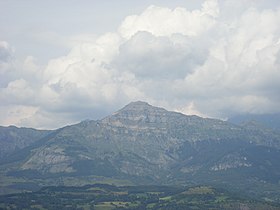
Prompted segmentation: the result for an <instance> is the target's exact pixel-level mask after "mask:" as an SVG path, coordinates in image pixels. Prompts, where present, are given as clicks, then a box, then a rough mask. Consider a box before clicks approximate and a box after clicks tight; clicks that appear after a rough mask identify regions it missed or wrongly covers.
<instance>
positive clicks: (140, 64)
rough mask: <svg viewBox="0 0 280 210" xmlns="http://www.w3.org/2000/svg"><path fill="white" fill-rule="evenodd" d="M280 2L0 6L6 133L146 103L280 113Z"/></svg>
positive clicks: (188, 110)
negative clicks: (10, 127)
mask: <svg viewBox="0 0 280 210" xmlns="http://www.w3.org/2000/svg"><path fill="white" fill-rule="evenodd" d="M279 26H280V3H279V1H276V0H270V1H264V0H224V1H221V0H220V1H218V0H189V1H183V0H175V1H169V0H157V1H155V0H154V1H147V0H144V1H128V0H120V1H112V0H110V1H109V0H108V1H96V0H93V1H89V0H82V1H74V0H70V1H64V0H61V1H52V0H51V1H37V0H36V1H35V0H26V1H16V0H11V1H4V0H3V1H0V125H11V124H13V125H17V126H26V127H36V128H58V127H61V126H63V125H66V124H71V123H76V122H79V121H81V120H84V119H100V118H102V117H104V116H106V115H107V114H110V113H111V112H114V111H116V110H117V109H119V108H121V107H122V106H124V105H125V104H127V103H129V102H130V101H136V100H143V101H147V102H149V103H151V104H153V105H156V106H161V107H164V108H166V109H169V110H174V111H180V112H183V113H185V114H196V115H200V116H203V117H215V118H221V119H226V118H227V117H230V116H233V115H235V114H242V113H257V114H258V113H276V112H279V111H280V110H279V109H280V106H279V105H280V97H279V91H280V82H279V81H280V27H279Z"/></svg>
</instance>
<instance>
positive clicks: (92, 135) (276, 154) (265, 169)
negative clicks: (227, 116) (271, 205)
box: [2, 101, 280, 184]
mask: <svg viewBox="0 0 280 210" xmlns="http://www.w3.org/2000/svg"><path fill="white" fill-rule="evenodd" d="M43 136H44V135H43ZM40 142H41V143H40V144H37V145H32V144H31V145H30V146H29V147H26V148H24V149H23V151H24V152H23V153H21V156H19V155H18V154H16V155H15V154H13V155H11V156H9V158H10V161H9V164H11V163H13V164H14V165H13V167H11V168H9V167H8V168H7V167H6V168H5V166H4V165H2V168H5V170H2V174H3V173H6V174H8V175H11V176H15V174H16V176H20V177H27V178H32V179H33V178H40V179H43V178H45V179H47V178H48V177H54V176H57V175H59V176H62V177H92V176H98V177H109V178H114V179H122V180H130V181H131V182H133V183H136V184H137V183H138V184H139V183H146V182H147V183H165V184H166V183H167V184H168V183H169V184H170V183H171V184H174V183H188V182H189V181H191V182H197V183H201V182H206V183H207V182H209V183H210V182H214V181H216V182H223V183H231V184H234V183H238V182H240V179H241V178H242V179H243V180H244V181H245V182H246V180H247V181H251V182H252V180H253V182H259V181H260V182H269V183H278V182H279V177H280V176H279V174H280V165H279V161H277V160H279V159H280V149H279V148H280V146H279V145H280V135H279V133H277V132H275V131H272V130H268V129H265V128H257V129H256V127H253V128H252V127H250V126H249V127H248V126H245V127H242V126H238V125H234V124H231V123H228V122H225V121H221V120H216V119H205V118H201V117H198V116H186V115H183V114H181V113H177V112H170V111H167V110H165V109H163V108H158V107H154V106H151V105H149V104H147V103H145V102H139V101H138V102H132V103H130V104H128V105H127V106H125V107H124V108H123V109H121V110H119V111H117V112H115V113H113V114H112V115H110V116H108V117H106V118H104V119H102V120H98V121H84V122H81V123H79V124H76V125H72V126H67V127H64V128H61V129H58V130H56V131H53V132H52V133H51V134H50V135H48V136H47V137H46V136H45V138H44V139H43V140H41V141H40ZM9 158H7V159H9ZM232 174H234V176H233V175H232ZM42 177H43V178H42ZM139 180H140V181H139Z"/></svg>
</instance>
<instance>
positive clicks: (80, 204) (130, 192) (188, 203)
mask: <svg viewBox="0 0 280 210" xmlns="http://www.w3.org/2000/svg"><path fill="white" fill-rule="evenodd" d="M0 209H41V210H43V209H61V210H63V209H68V210H69V209H80V210H82V209H84V210H93V209H95V210H113V209H115V210H120V209H134V210H137V209H141V210H145V209H149V210H155V209H161V210H167V209H168V210H172V209H174V210H175V209H176V210H180V209H212V210H215V209H234V210H235V209H254V210H255V209H267V210H269V209H270V210H276V209H280V204H275V203H271V202H263V201H257V200H253V199H249V198H241V197H239V196H238V195H235V194H233V193H230V192H227V191H224V190H220V189H215V188H213V187H209V186H197V187H174V186H122V187H117V186H114V185H106V184H95V185H86V186H83V187H63V186H58V187H44V188H42V189H41V190H39V191H37V192H29V193H19V194H10V195H2V196H0Z"/></svg>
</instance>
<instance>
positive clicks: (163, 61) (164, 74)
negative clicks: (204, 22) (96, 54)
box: [112, 32, 208, 80]
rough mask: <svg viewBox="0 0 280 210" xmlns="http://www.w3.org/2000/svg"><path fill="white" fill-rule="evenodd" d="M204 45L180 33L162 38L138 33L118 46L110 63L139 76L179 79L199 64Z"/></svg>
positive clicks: (204, 48)
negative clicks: (117, 51) (117, 53)
mask: <svg viewBox="0 0 280 210" xmlns="http://www.w3.org/2000/svg"><path fill="white" fill-rule="evenodd" d="M206 47H207V46H204V47H202V46H201V45H200V44H199V40H198V39H195V38H191V37H187V36H184V35H181V34H174V35H172V36H171V37H164V36H154V35H152V34H151V33H149V32H138V33H136V34H135V35H134V36H132V37H131V38H130V39H129V40H128V41H126V42H125V43H124V44H122V45H121V46H120V50H119V51H120V52H119V56H118V57H116V58H115V60H114V61H113V62H112V63H113V66H114V67H115V68H117V69H120V70H122V71H123V70H125V71H129V72H132V73H134V74H135V76H136V77H140V78H146V79H147V78H149V79H168V80H170V79H171V80H172V79H178V78H181V79H182V78H184V77H185V76H186V75H188V74H190V73H192V72H193V71H194V68H195V67H196V66H198V65H201V64H203V62H204V61H205V60H206V57H207V54H208V49H207V48H206Z"/></svg>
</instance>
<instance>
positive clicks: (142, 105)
mask: <svg viewBox="0 0 280 210" xmlns="http://www.w3.org/2000/svg"><path fill="white" fill-rule="evenodd" d="M143 108H146V109H148V108H153V106H152V105H150V104H148V103H147V102H144V101H133V102H130V103H129V104H127V105H126V106H125V107H124V108H122V109H121V110H124V109H143Z"/></svg>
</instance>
